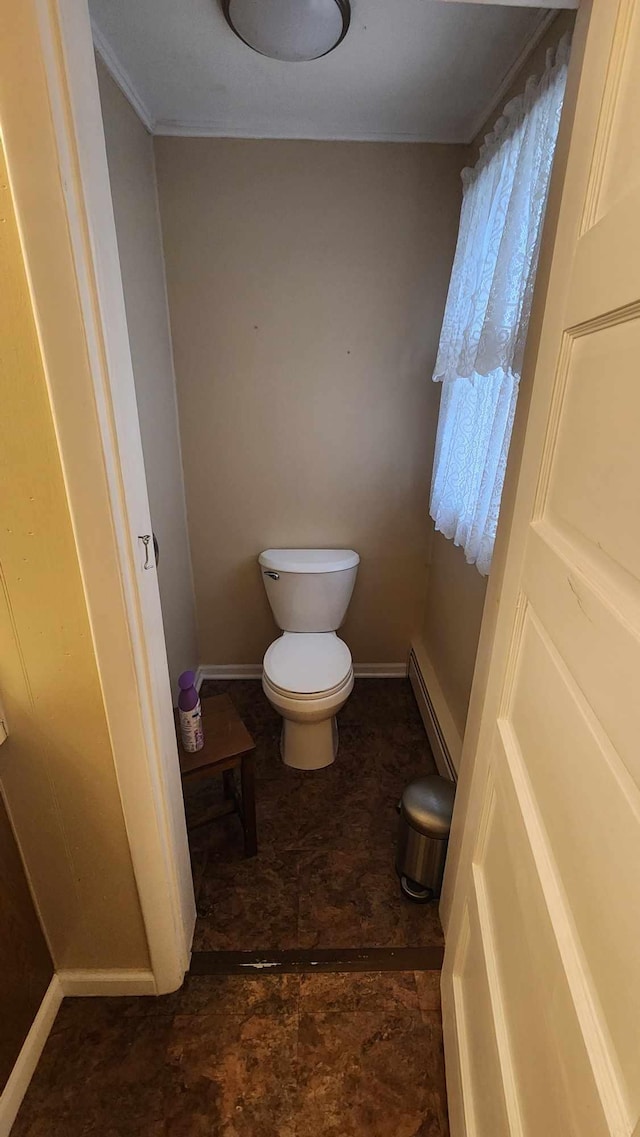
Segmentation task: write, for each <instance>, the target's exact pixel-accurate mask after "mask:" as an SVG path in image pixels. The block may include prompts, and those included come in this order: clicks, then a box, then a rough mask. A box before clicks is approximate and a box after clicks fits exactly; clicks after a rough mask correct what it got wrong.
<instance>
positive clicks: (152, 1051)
mask: <svg viewBox="0 0 640 1137" xmlns="http://www.w3.org/2000/svg"><path fill="white" fill-rule="evenodd" d="M91 1001H92V1000H88V999H87V1000H85V1002H87V1003H89V1002H91ZM86 1018H87V1020H88V1021H87V1022H86V1023H85V1024H83V1025H80V1024H79V1023H77V1022H75V1023H74V1024H73V1027H69V1028H66V1029H65V1028H64V1026H63V1028H62V1029H60V1028H59V1029H57V1030H56V1032H55V1033H54V1034H53V1035H52V1036H51V1037H50V1038H49V1040H48V1042H47V1045H46V1047H45V1052H46V1054H45V1056H43V1057H44V1061H42V1062H41V1063H40V1065H39V1067H38V1070H37V1071H36V1074H35V1077H34V1079H33V1082H32V1084H31V1086H30V1088H29V1091H28V1092H27V1096H26V1098H25V1100H24V1103H23V1106H22V1108H21V1110H20V1113H19V1116H18V1118H17V1120H16V1122H15V1125H14V1128H13V1130H12V1134H13V1135H14V1137H15V1135H17V1137H40V1135H41V1134H42V1135H43V1137H44V1134H46V1135H47V1137H85V1135H88V1134H96V1133H105V1132H113V1133H114V1134H115V1133H117V1134H118V1135H119V1137H120V1135H122V1137H133V1134H142V1135H145V1137H155V1135H156V1134H158V1133H161V1132H162V1130H161V1129H160V1128H159V1125H160V1123H161V1122H162V1120H163V1118H164V1103H165V1094H166V1088H167V1073H168V1067H167V1047H168V1043H169V1036H170V1033H171V1022H172V1020H171V1017H170V1016H168V1015H167V1016H157V1017H146V1018H144V1017H142V1018H141V1017H138V1016H132V1017H127V1016H125V1015H120V1016H118V1015H117V1013H115V1014H111V1013H110V1014H109V1016H108V1017H105V1016H104V1015H103V1014H102V1013H101V1012H100V1011H99V1012H98V1013H97V1015H96V1016H95V1018H93V1019H91V1016H89V1015H87V1016H86ZM63 1023H64V1017H63Z"/></svg>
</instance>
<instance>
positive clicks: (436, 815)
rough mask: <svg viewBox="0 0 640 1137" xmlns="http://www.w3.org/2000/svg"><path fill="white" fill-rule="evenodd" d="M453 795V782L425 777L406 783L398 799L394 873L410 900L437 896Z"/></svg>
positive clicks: (449, 827) (441, 875)
mask: <svg viewBox="0 0 640 1137" xmlns="http://www.w3.org/2000/svg"><path fill="white" fill-rule="evenodd" d="M455 792H456V790H455V785H454V783H453V782H450V781H448V779H447V778H441V777H440V776H439V775H438V774H429V776H428V777H426V778H418V779H417V780H416V781H415V782H410V784H409V785H408V786H407V788H406V789H405V791H404V793H403V795H402V797H401V799H400V805H399V813H400V825H399V831H398V851H397V854H396V871H397V873H398V875H399V877H400V886H401V888H402V891H403V892H404V894H405V896H407V897H409V899H410V900H416V901H418V902H420V903H425V902H426V901H427V900H431V899H433V898H434V897H437V896H439V895H440V889H441V887H442V877H443V874H444V862H445V858H446V855H447V842H448V840H449V830H450V829H451V815H452V813H453V799H454V797H455Z"/></svg>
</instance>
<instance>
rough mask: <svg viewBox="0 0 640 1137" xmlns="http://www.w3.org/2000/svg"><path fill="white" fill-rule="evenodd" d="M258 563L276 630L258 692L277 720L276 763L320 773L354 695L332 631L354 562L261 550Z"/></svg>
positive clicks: (309, 552) (343, 608) (317, 552)
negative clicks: (340, 713)
mask: <svg viewBox="0 0 640 1137" xmlns="http://www.w3.org/2000/svg"><path fill="white" fill-rule="evenodd" d="M259 563H260V568H261V571H262V579H263V581H264V585H265V588H266V590H267V597H268V599H269V603H270V605H271V610H272V612H273V615H274V617H275V621H276V624H277V625H278V627H279V628H282V635H281V636H279V638H278V639H277V640H274V642H273V643H272V644H271V645H270V647H268V648H267V651H266V653H265V657H264V660H263V664H262V688H263V691H264V693H265V695H266V696H267V699H268V700H269V702H270V703H271V706H272V707H274V708H275V710H276V711H278V714H280V715H282V718H283V729H282V742H281V753H282V760H283V762H284V763H285V765H287V766H293V767H294V768H295V769H296V770H321V769H322V768H323V767H324V766H330V765H331V763H332V762H333V761H334V760H335V757H336V754H337V752H338V726H337V723H336V715H337V713H338V711H340V710H341V709H342V707H343V706H344V704H345V703H346V701H347V699H348V698H349V695H350V694H351V691H352V690H353V665H352V662H351V652H350V651H349V648H348V647H347V645H346V643H345V642H344V640H341V639H340V637H339V636H338V635H336V631H337V629H338V628H339V627H340V626H341V624H342V623H343V621H344V618H345V616H346V614H347V608H348V607H349V601H350V600H351V594H352V592H353V586H354V584H355V581H356V573H357V571H358V565H359V563H360V557H359V556H358V554H357V553H354V552H353V550H352V549H267V550H266V551H265V552H264V553H261V554H260V557H259Z"/></svg>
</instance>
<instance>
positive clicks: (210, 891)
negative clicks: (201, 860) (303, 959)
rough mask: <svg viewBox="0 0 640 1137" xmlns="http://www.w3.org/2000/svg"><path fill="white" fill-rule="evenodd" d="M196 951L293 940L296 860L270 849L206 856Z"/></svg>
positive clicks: (276, 945)
mask: <svg viewBox="0 0 640 1137" xmlns="http://www.w3.org/2000/svg"><path fill="white" fill-rule="evenodd" d="M198 916H199V919H198V921H197V923H196V931H195V936H194V942H193V950H194V951H216V950H218V951H219V950H228V951H234V950H235V951H240V950H244V951H252V950H260V949H262V948H282V949H284V948H291V947H295V946H296V943H297V924H298V860H297V856H296V854H295V853H283V854H282V855H279V854H276V853H269V852H268V851H264V852H262V853H260V854H259V855H258V856H257V857H251V858H242V859H241V860H238V861H235V862H231V863H229V862H225V861H223V860H215V859H213V858H211V857H210V858H209V861H208V864H207V870H206V873H205V876H204V879H203V881H202V886H201V889H200V898H199V901H198Z"/></svg>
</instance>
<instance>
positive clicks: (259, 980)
mask: <svg viewBox="0 0 640 1137" xmlns="http://www.w3.org/2000/svg"><path fill="white" fill-rule="evenodd" d="M299 991H300V977H299V976H298V975H254V974H251V975H189V976H187V979H186V981H185V984H184V987H183V988H182V991H181V992H180V997H179V1002H178V1011H179V1013H180V1014H181V1015H199V1014H217V1015H241V1016H242V1017H245V1018H246V1017H247V1016H248V1015H259V1016H262V1017H263V1016H265V1015H283V1014H295V1013H296V1012H297V1009H298V997H299Z"/></svg>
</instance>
